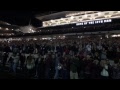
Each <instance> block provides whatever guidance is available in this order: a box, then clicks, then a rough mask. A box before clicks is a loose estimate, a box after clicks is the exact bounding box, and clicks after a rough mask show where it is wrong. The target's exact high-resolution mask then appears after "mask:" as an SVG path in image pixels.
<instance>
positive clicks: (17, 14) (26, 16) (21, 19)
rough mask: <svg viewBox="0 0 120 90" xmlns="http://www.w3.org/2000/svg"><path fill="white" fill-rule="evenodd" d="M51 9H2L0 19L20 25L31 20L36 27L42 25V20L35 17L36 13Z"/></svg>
mask: <svg viewBox="0 0 120 90" xmlns="http://www.w3.org/2000/svg"><path fill="white" fill-rule="evenodd" d="M46 12H49V11H32V10H28V11H27V10H26V11H15V10H14V11H12V10H6V11H3V10H2V11H0V20H1V21H5V22H8V23H10V24H12V25H19V26H26V25H28V24H29V22H30V20H31V24H32V25H33V26H35V27H40V26H41V24H42V23H41V21H39V20H38V19H36V18H35V15H36V14H44V13H46Z"/></svg>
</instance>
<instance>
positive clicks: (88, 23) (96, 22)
mask: <svg viewBox="0 0 120 90" xmlns="http://www.w3.org/2000/svg"><path fill="white" fill-rule="evenodd" d="M109 22H112V20H111V19H104V20H95V21H87V22H80V23H76V26H80V25H81V26H82V25H90V24H100V23H109Z"/></svg>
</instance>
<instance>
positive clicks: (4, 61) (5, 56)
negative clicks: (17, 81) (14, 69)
mask: <svg viewBox="0 0 120 90" xmlns="http://www.w3.org/2000/svg"><path fill="white" fill-rule="evenodd" d="M7 58H8V53H6V52H5V53H4V54H3V61H2V64H3V69H5V66H6V62H7Z"/></svg>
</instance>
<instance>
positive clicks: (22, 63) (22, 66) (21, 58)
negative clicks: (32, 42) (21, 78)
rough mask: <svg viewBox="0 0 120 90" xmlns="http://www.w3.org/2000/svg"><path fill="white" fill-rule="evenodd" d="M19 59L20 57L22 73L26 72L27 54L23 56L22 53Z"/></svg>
mask: <svg viewBox="0 0 120 90" xmlns="http://www.w3.org/2000/svg"><path fill="white" fill-rule="evenodd" d="M19 57H20V69H21V70H22V71H24V70H25V60H26V57H25V53H22V54H21V53H20V54H19Z"/></svg>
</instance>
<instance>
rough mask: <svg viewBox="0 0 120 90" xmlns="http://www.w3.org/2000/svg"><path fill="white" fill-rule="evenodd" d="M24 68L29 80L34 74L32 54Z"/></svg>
mask: <svg viewBox="0 0 120 90" xmlns="http://www.w3.org/2000/svg"><path fill="white" fill-rule="evenodd" d="M26 67H27V72H28V77H29V78H31V77H32V76H33V74H34V68H35V61H34V58H33V56H32V54H30V55H29V56H28V57H27V61H26Z"/></svg>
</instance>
